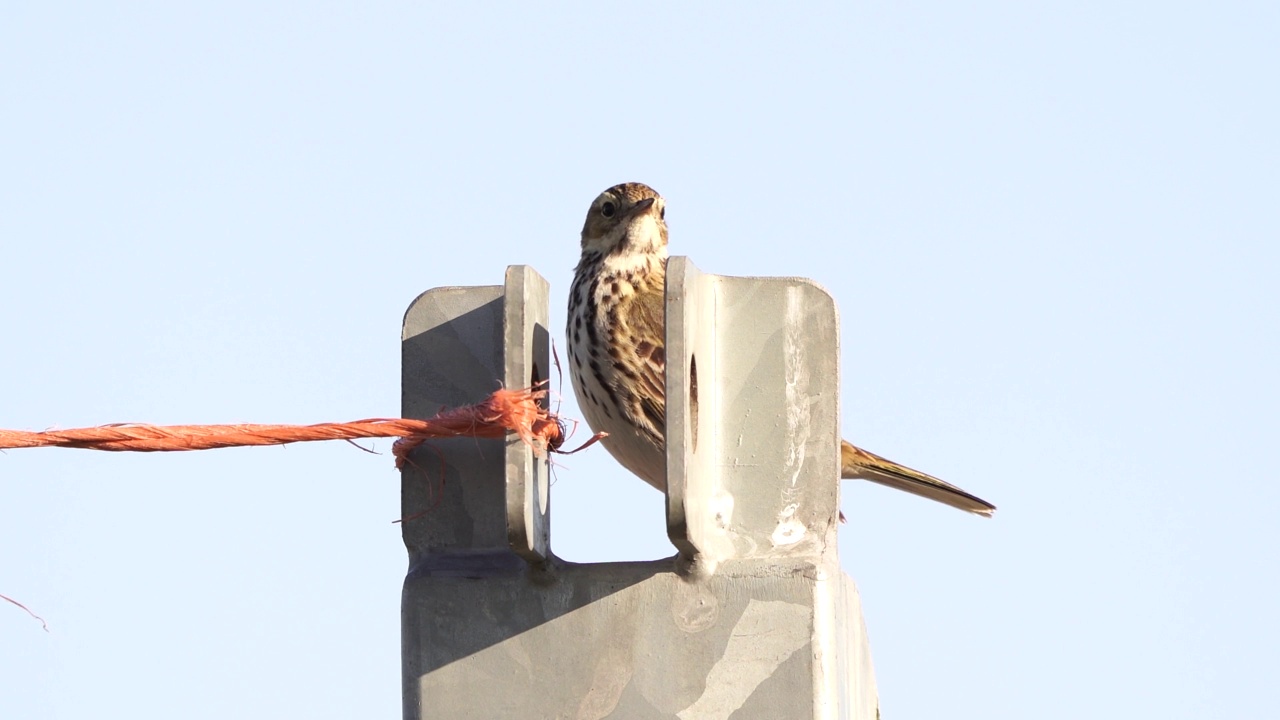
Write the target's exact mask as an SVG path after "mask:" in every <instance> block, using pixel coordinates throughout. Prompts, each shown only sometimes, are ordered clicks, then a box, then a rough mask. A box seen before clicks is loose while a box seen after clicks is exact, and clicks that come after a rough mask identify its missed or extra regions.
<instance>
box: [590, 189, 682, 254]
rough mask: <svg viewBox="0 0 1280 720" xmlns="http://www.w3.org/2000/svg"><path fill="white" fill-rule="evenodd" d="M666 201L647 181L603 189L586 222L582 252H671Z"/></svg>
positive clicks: (592, 204) (593, 203) (592, 205)
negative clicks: (668, 245) (668, 247)
mask: <svg viewBox="0 0 1280 720" xmlns="http://www.w3.org/2000/svg"><path fill="white" fill-rule="evenodd" d="M666 215H667V209H666V201H665V200H663V199H662V196H661V195H659V194H658V193H657V191H655V190H654V189H653V188H651V187H649V186H648V185H645V184H644V183H622V184H621V185H614V186H613V187H611V188H609V189H608V190H605V191H604V192H602V193H600V196H599V197H597V198H596V199H595V201H594V202H592V203H591V208H590V209H589V210H587V221H586V222H585V223H583V225H582V253H583V255H584V256H585V255H587V254H588V253H599V254H600V255H601V256H604V257H610V256H619V255H659V256H661V257H664V258H665V257H666V255H667V221H666Z"/></svg>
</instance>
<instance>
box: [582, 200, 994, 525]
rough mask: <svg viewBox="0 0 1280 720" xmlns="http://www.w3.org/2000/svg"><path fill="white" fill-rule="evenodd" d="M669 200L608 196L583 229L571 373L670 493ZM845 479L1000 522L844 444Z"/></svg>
mask: <svg viewBox="0 0 1280 720" xmlns="http://www.w3.org/2000/svg"><path fill="white" fill-rule="evenodd" d="M666 267H667V223H666V201H665V200H663V199H662V196H661V195H659V194H658V193H657V192H655V191H654V190H653V188H651V187H649V186H648V185H644V184H642V183H623V184H621V185H615V186H613V187H611V188H609V189H608V190H605V191H604V192H603V193H601V194H600V196H599V197H597V198H596V199H595V201H594V202H592V203H591V208H590V209H589V210H588V211H587V221H586V223H585V224H583V226H582V258H581V259H580V260H579V261H578V267H577V268H576V270H575V272H574V277H573V287H572V289H571V290H570V292H569V317H568V328H567V333H568V336H569V376H570V377H571V378H572V381H573V389H574V392H575V393H576V394H577V396H578V404H579V405H580V406H581V407H582V412H583V414H584V415H586V419H587V424H588V425H590V426H591V429H592V430H594V431H596V432H605V433H608V437H606V438H604V440H602V442H603V443H604V446H605V448H607V449H608V450H609V452H610V454H612V455H613V456H614V458H616V459H617V460H618V462H620V463H622V465H623V467H625V468H627V469H628V470H630V471H631V472H633V473H635V474H636V475H638V476H639V477H640V479H641V480H644V481H645V482H647V483H649V484H650V485H652V486H654V487H655V488H657V489H658V490H661V491H664V492H665V491H666V488H667V467H666V440H665V433H666V397H665V394H666V352H665V351H666V348H665V346H664V343H665V338H666V330H665V321H666V320H665V314H664V304H663V292H664V279H665V276H666ZM840 462H841V469H840V470H841V471H840V476H841V477H842V478H861V479H863V480H871V481H872V482H877V483H880V484H882V485H888V486H889V487H892V488H897V489H898V490H904V491H906V492H909V493H913V494H916V495H920V496H922V497H926V498H929V499H930V500H936V501H937V502H940V503H944V504H946V505H950V506H952V507H955V508H959V509H961V510H966V511H968V512H971V513H976V514H978V515H984V516H990V515H991V514H992V513H993V512H995V509H996V508H995V506H994V505H992V504H991V503H989V502H987V501H985V500H983V499H981V498H978V497H975V496H973V495H970V494H969V493H967V492H965V491H964V490H961V489H960V488H958V487H956V486H954V485H951V484H948V483H945V482H943V481H941V480H939V479H937V478H935V477H932V476H929V475H926V474H924V473H922V472H918V471H915V470H912V469H911V468H908V467H903V466H902V465H899V464H897V463H895V462H892V461H890V460H886V459H884V458H882V457H880V456H878V455H873V454H872V453H869V452H867V451H865V450H862V449H859V448H857V447H854V446H853V445H851V444H850V443H849V442H848V441H841V445H840Z"/></svg>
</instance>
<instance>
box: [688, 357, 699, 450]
mask: <svg viewBox="0 0 1280 720" xmlns="http://www.w3.org/2000/svg"><path fill="white" fill-rule="evenodd" d="M689 435H690V441H691V444H692V446H693V451H694V452H698V357H697V356H696V355H690V356H689Z"/></svg>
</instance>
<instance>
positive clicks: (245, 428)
mask: <svg viewBox="0 0 1280 720" xmlns="http://www.w3.org/2000/svg"><path fill="white" fill-rule="evenodd" d="M546 394H547V391H546V390H534V389H526V390H505V389H500V390H497V391H495V392H494V393H493V394H492V395H490V396H489V397H488V398H486V399H485V400H484V402H481V403H478V404H475V405H467V406H464V407H460V408H454V409H452V410H442V411H441V412H439V413H437V414H436V416H435V417H432V418H428V419H426V420H409V419H404V418H372V419H367V420H356V421H354V422H346V423H318V424H316V425H256V424H255V425H164V426H161V425H142V424H135V423H118V424H113V425H100V426H98V427H92V428H78V429H75V430H46V431H44V432H26V431H22V430H0V449H5V448H26V447H71V448H84V449H86V450H109V451H117V452H120V451H132V452H168V451H178V450H211V449H214V448H225V447H242V446H246V445H284V444H286V443H294V442H312V441H316V440H356V439H360V438H375V437H398V438H401V439H400V440H397V441H396V442H395V444H394V445H393V446H392V449H391V451H392V454H393V455H395V457H396V467H400V466H402V465H403V463H404V460H405V458H406V457H407V456H408V454H409V453H410V452H411V451H412V450H413V449H414V448H415V447H417V446H418V445H421V444H422V443H423V442H425V441H427V440H432V439H438V438H450V437H475V438H492V439H500V438H504V437H506V435H507V433H508V432H514V433H516V434H517V435H519V436H520V439H522V440H524V441H525V442H526V443H529V444H530V445H532V446H533V447H535V448H537V449H539V450H542V449H550V450H556V449H558V448H559V447H560V445H561V443H563V442H564V428H562V427H561V424H560V420H559V419H558V418H557V417H556V416H554V415H552V414H551V413H549V412H547V411H546V410H544V409H542V407H541V406H540V405H539V404H538V401H539V400H541V399H542V398H543V397H545V396H546Z"/></svg>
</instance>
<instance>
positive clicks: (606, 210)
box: [600, 202, 618, 217]
mask: <svg viewBox="0 0 1280 720" xmlns="http://www.w3.org/2000/svg"><path fill="white" fill-rule="evenodd" d="M617 211H618V208H617V206H615V205H614V204H613V203H611V202H607V203H605V204H603V205H601V206H600V214H601V215H603V216H605V217H613V214H614V213H615V212H617Z"/></svg>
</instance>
